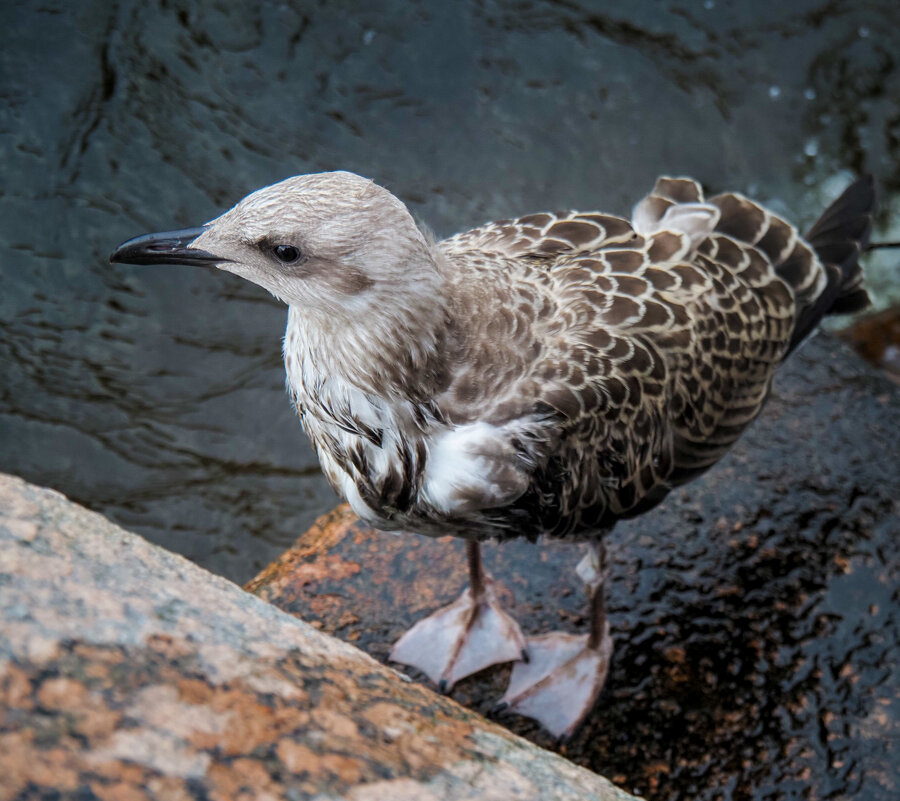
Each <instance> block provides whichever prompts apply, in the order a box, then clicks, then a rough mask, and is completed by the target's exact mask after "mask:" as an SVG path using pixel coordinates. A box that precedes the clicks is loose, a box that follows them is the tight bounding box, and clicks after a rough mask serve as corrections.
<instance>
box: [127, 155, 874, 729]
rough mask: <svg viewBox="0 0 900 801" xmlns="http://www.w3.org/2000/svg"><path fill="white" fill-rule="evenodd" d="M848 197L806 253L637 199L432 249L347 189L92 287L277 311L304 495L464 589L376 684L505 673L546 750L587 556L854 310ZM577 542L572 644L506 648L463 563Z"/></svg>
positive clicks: (558, 714)
mask: <svg viewBox="0 0 900 801" xmlns="http://www.w3.org/2000/svg"><path fill="white" fill-rule="evenodd" d="M873 206H874V192H873V184H872V180H871V178H869V177H864V178H861V179H860V180H858V181H857V182H856V183H854V184H853V185H852V186H851V187H850V188H849V189H847V191H846V192H845V193H844V194H843V195H842V196H841V197H840V198H839V199H838V200H837V201H836V202H835V203H834V204H833V205H832V206H831V207H830V208H829V209H828V210H827V211H826V212H825V213H824V214H823V215H822V217H821V218H820V219H819V221H818V222H817V223H816V224H815V225H814V226H813V227H812V228H811V229H810V230H809V231H808V232H807V234H806V236H805V237H801V236H799V235H798V233H797V230H796V229H795V228H794V227H793V226H791V225H790V224H788V223H787V222H785V221H784V220H782V219H781V218H779V217H778V216H776V215H775V214H773V213H772V212H771V211H769V210H767V209H765V208H763V207H761V206H759V205H757V204H756V203H754V202H752V201H750V200H748V199H747V198H745V197H743V196H742V195H739V194H736V193H728V194H723V195H718V196H716V197H713V198H710V199H709V200H705V199H704V197H703V193H702V191H701V189H700V186H699V184H698V183H697V182H695V181H692V180H689V179H686V178H660V179H659V180H658V181H657V183H656V186H655V188H654V189H653V191H652V192H651V194H649V195H648V196H647V197H646V198H644V199H643V200H642V201H641V202H640V203H638V205H637V206H636V207H635V209H634V213H633V215H632V219H631V221H628V220H626V219H623V218H621V217H615V216H610V215H606V214H600V213H595V212H589V213H582V212H574V211H573V212H564V213H559V212H557V213H552V214H551V213H541V214H530V215H528V216H525V217H519V218H518V219H515V220H504V221H501V222H494V223H488V224H487V225H484V226H482V227H480V228H475V229H473V230H471V231H467V232H465V233H461V234H457V235H456V236H453V237H451V238H449V239H445V240H443V241H441V242H435V241H433V240H432V239H430V238H429V237H428V236H427V235H426V234H425V233H423V232H422V231H421V230H420V229H419V227H418V226H417V225H416V223H415V221H414V220H413V218H412V216H411V215H410V213H409V211H408V210H407V208H406V206H404V204H403V203H401V202H400V201H399V200H398V199H397V198H396V197H394V196H393V195H392V194H391V193H390V192H388V191H387V190H386V189H383V188H381V187H379V186H377V185H375V184H374V183H372V182H371V181H369V180H366V179H364V178H361V177H359V176H358V175H354V174H352V173H348V172H332V173H321V174H315V175H300V176H297V177H294V178H289V179H287V180H286V181H282V182H281V183H278V184H275V185H273V186H269V187H266V188H264V189H260V190H259V191H258V192H254V193H253V194H251V195H249V196H248V197H246V198H245V199H244V200H242V201H241V202H240V203H238V204H237V205H236V206H235V207H234V208H232V209H231V210H230V211H227V212H225V214H223V215H222V216H221V217H218V218H217V219H215V220H213V221H212V222H210V223H208V224H206V225H204V226H202V227H201V228H192V229H188V230H183V231H173V232H167V233H161V234H148V235H146V236H141V237H138V238H136V239H132V240H130V241H128V242H126V243H124V244H123V245H122V246H121V247H119V248H118V249H117V250H116V251H115V252H114V253H113V254H112V256H111V261H114V262H124V263H130V264H163V263H178V264H195V265H211V266H215V267H219V268H220V269H223V270H227V271H229V272H232V273H235V274H237V275H240V276H242V277H243V278H246V279H247V280H249V281H253V282H254V283H256V284H259V285H260V286H262V287H264V288H265V289H267V290H268V291H269V292H271V293H272V294H273V295H275V296H276V297H277V298H280V299H281V300H282V301H284V302H285V303H286V304H287V305H288V323H287V331H286V333H285V338H284V361H285V367H286V369H287V386H288V390H289V392H290V394H291V397H292V399H293V402H294V406H295V408H296V410H297V414H298V415H299V416H300V420H301V422H302V424H303V427H304V429H305V430H306V432H307V434H308V435H309V437H310V439H311V440H312V444H313V447H314V448H315V449H316V453H317V454H318V457H319V460H320V462H321V464H322V468H323V470H324V471H325V475H326V476H327V477H328V480H329V481H330V483H331V485H332V486H333V487H334V488H335V490H337V491H338V492H339V493H341V494H342V495H343V496H344V497H345V498H346V499H347V500H348V501H349V502H350V505H351V506H352V507H353V509H354V511H355V512H356V513H357V514H358V515H359V516H360V517H361V518H362V519H363V520H365V521H367V522H368V523H371V524H372V525H373V526H376V527H378V528H382V529H407V530H415V531H420V532H423V533H425V534H429V535H433V536H438V535H443V534H454V535H456V536H459V537H464V538H465V539H466V541H467V546H468V554H469V566H470V586H469V587H468V588H467V589H466V591H465V592H463V594H462V595H461V596H460V597H459V599H458V600H456V601H455V602H454V603H452V604H450V606H448V607H445V608H444V609H441V610H438V611H437V612H435V613H434V614H433V615H432V616H431V617H429V618H427V619H426V620H424V621H421V622H419V623H418V624H416V625H415V626H414V627H413V628H412V629H411V630H410V631H409V632H407V633H406V634H405V635H404V636H403V637H402V638H401V639H400V640H399V641H398V642H397V644H396V646H395V647H394V650H393V653H392V655H391V658H392V659H393V660H394V661H397V662H401V663H404V664H408V665H413V666H416V667H418V668H420V669H421V670H423V671H424V672H425V673H426V674H427V675H428V676H429V677H430V678H431V679H432V680H433V681H435V682H437V683H438V684H439V686H440V687H441V689H444V690H446V689H447V688H449V687H451V686H452V685H453V683H454V682H456V681H458V680H459V679H461V678H463V677H464V676H467V675H470V674H472V673H474V672H476V671H478V670H481V669H482V668H485V667H487V666H488V665H492V664H495V663H500V662H508V661H515V662H516V664H515V666H514V669H513V672H512V675H511V679H510V684H509V688H508V689H507V692H506V694H505V696H504V697H503V699H501V705H502V706H505V707H508V708H509V709H511V710H513V711H516V712H518V713H520V714H523V715H527V716H530V717H532V718H535V719H537V720H538V721H540V722H541V723H542V724H543V725H544V726H545V727H546V728H547V729H548V730H549V731H550V732H551V733H553V734H554V735H556V736H561V737H566V736H569V735H571V733H572V732H573V731H574V730H575V728H576V727H577V726H578V724H579V723H580V722H581V721H582V720H583V719H584V717H585V716H586V715H587V713H588V712H589V711H590V709H591V707H592V705H593V703H594V701H595V699H596V698H597V695H598V693H599V691H600V688H601V687H602V686H603V682H604V680H605V678H606V674H607V669H608V666H609V660H610V655H611V651H612V640H611V638H610V633H609V624H608V623H607V620H606V614H605V609H604V593H603V583H604V580H605V578H606V573H607V568H606V559H605V554H604V548H603V540H604V536H605V535H606V534H607V533H608V532H609V531H610V529H611V528H612V527H613V525H614V524H615V523H616V521H617V520H619V519H622V518H628V517H633V516H634V515H637V514H640V513H642V512H645V511H647V510H648V509H651V508H652V507H654V506H656V505H657V504H658V503H659V502H660V501H661V500H662V499H663V498H664V497H665V496H666V494H667V493H668V492H669V491H671V489H672V488H673V487H677V486H679V485H680V484H683V483H685V482H686V481H688V480H690V479H692V478H694V477H696V476H698V475H700V474H701V473H703V472H704V471H705V470H707V469H708V468H709V467H711V466H712V465H713V464H715V463H716V462H717V461H718V460H719V459H720V458H722V456H723V455H724V454H725V453H726V452H727V451H728V449H729V448H730V447H731V445H732V444H733V443H734V442H735V440H736V439H737V438H738V437H739V436H740V434H741V432H742V431H743V430H744V429H745V428H746V427H747V426H748V425H749V424H750V423H751V422H752V421H753V419H754V418H755V417H756V416H757V415H758V414H759V412H760V410H761V409H762V407H763V404H764V403H765V400H766V397H767V395H768V393H769V388H770V386H771V383H772V376H773V374H774V372H775V370H776V368H777V367H778V365H779V364H781V363H782V362H783V361H784V359H785V358H786V357H787V356H788V354H790V353H791V351H792V350H793V349H794V348H795V347H797V345H798V344H799V343H800V342H802V341H803V339H804V338H806V337H807V336H808V335H809V334H810V333H811V332H812V331H813V330H814V329H815V327H816V326H817V325H818V323H819V321H820V320H821V319H822V317H823V316H824V315H826V314H830V313H837V312H851V311H856V310H858V309H861V308H863V307H864V306H865V305H866V304H867V303H868V297H867V295H866V291H865V289H864V288H863V286H862V273H861V271H860V267H859V265H858V257H859V254H860V251H861V249H862V248H864V247H865V246H866V244H867V241H868V235H869V230H870V225H871V216H872V210H873ZM540 536H550V537H562V538H568V539H572V540H578V541H582V542H586V543H588V545H589V549H588V555H587V557H586V558H585V559H584V560H583V561H582V563H581V564H580V565H579V575H581V577H582V578H583V579H584V581H585V583H586V585H587V588H588V593H589V597H590V603H591V624H590V630H589V633H588V634H585V635H581V636H575V635H571V634H562V633H552V634H546V635H543V636H541V637H533V638H529V639H527V640H526V638H525V637H524V636H523V635H522V632H521V630H520V629H519V626H518V625H517V624H516V622H515V621H514V620H513V619H512V618H511V617H510V616H509V615H507V614H506V613H505V612H504V611H503V610H502V609H501V608H500V607H499V605H498V602H497V598H496V595H495V593H494V590H493V586H492V580H491V577H490V576H489V575H488V574H487V573H486V572H485V570H484V568H483V567H482V564H481V558H480V550H479V548H480V543H481V542H483V541H485V540H506V539H511V538H513V537H528V538H529V539H532V540H534V539H537V538H538V537H540Z"/></svg>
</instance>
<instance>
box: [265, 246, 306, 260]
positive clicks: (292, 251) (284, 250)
mask: <svg viewBox="0 0 900 801" xmlns="http://www.w3.org/2000/svg"><path fill="white" fill-rule="evenodd" d="M272 253H274V254H275V258H276V259H278V261H280V262H281V263H282V264H293V263H294V262H295V261H297V260H299V258H300V249H299V248H295V247H294V246H293V245H275V247H273V248H272Z"/></svg>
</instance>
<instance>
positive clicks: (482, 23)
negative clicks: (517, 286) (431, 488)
mask: <svg viewBox="0 0 900 801" xmlns="http://www.w3.org/2000/svg"><path fill="white" fill-rule="evenodd" d="M0 30H2V31H3V33H4V37H3V54H2V61H0V66H2V68H0V154H2V166H3V172H2V184H0V287H2V290H0V384H2V385H0V443H2V447H0V470H5V471H6V472H10V473H14V474H16V475H21V476H23V477H25V478H27V479H28V480H30V481H32V482H34V483H36V484H40V485H42V486H51V487H55V488H56V489H58V490H60V491H62V492H64V493H65V494H66V495H67V496H68V497H70V498H73V499H75V500H77V501H79V502H81V503H83V504H84V505H86V506H88V507H90V508H92V509H95V510H97V511H100V512H102V513H103V514H105V515H107V516H109V517H110V518H111V519H113V520H115V521H116V522H118V523H119V524H120V525H123V526H125V527H127V528H128V529H129V530H132V531H137V532H138V533H140V534H142V535H143V536H146V537H148V538H149V539H151V540H152V541H153V542H156V543H157V544H160V545H163V546H164V547H166V548H169V549H170V550H174V551H177V552H178V553H182V554H184V555H186V556H188V557H190V558H191V559H194V560H195V561H197V562H199V563H200V564H202V565H203V566H204V567H206V568H208V569H210V570H212V571H213V572H216V573H219V574H221V575H226V576H228V577H230V578H232V579H234V580H236V581H240V582H244V581H246V580H247V579H249V578H251V577H252V576H253V575H254V574H255V573H257V572H258V571H259V570H261V569H262V568H263V567H264V566H265V565H266V564H268V563H269V562H270V561H272V559H274V558H275V557H276V556H277V555H278V554H280V553H281V552H282V551H283V550H284V549H285V548H287V547H288V546H289V545H290V544H291V543H292V542H293V541H294V539H295V538H296V537H297V535H298V534H300V533H301V532H302V531H305V530H306V529H307V528H308V527H309V525H310V524H311V523H312V521H313V520H315V519H316V517H318V516H319V515H320V514H322V513H324V512H326V511H328V510H329V509H330V508H331V507H332V506H334V503H335V499H334V496H333V494H332V493H331V491H330V489H329V488H328V487H327V485H326V482H325V480H324V479H323V478H322V475H321V473H320V471H319V469H318V463H317V461H316V458H315V455H314V454H313V453H312V450H311V449H310V448H309V446H308V444H307V443H306V441H305V438H304V437H303V434H302V432H301V431H300V430H299V426H298V425H297V421H296V418H295V416H294V414H293V411H292V410H291V408H290V405H289V403H288V402H287V401H286V399H285V393H284V368H283V366H282V364H281V359H280V352H279V342H280V338H281V336H282V334H283V331H284V321H285V312H284V309H283V307H281V306H280V305H279V304H277V303H276V302H275V301H273V300H271V299H270V298H268V297H267V296H266V295H265V293H264V292H263V291H262V290H260V289H258V288H256V287H253V286H251V285H250V284H248V283H246V282H243V281H241V280H240V279H238V278H235V277H233V276H226V275H222V274H221V273H212V274H211V273H209V272H208V271H206V270H201V269H198V268H196V267H195V268H190V267H176V266H172V267H158V268H143V269H142V268H135V267H127V268H125V267H122V266H111V265H109V264H108V262H107V257H108V255H109V253H110V250H111V249H112V248H113V247H114V246H115V245H117V244H118V243H120V242H122V241H123V240H125V239H126V238H128V237H130V236H133V235H135V234H138V233H142V232H145V231H159V230H165V229H167V228H178V227H181V226H187V225H196V224H197V223H199V222H202V221H204V220H209V219H212V218H213V217H214V216H216V215H217V214H219V213H220V212H222V211H223V210H224V209H225V208H226V207H227V206H228V205H230V204H231V203H234V202H235V201H236V200H238V199H239V198H241V197H243V196H244V195H246V194H247V193H248V192H250V191H252V190H253V189H256V188H258V187H260V186H265V185H267V184H271V183H274V182H275V181H277V180H280V179H282V178H285V177H287V176H288V175H292V174H297V173H304V172H317V171H319V170H330V169H349V170H353V171H354V172H358V173H360V174H363V175H366V176H368V177H371V178H374V179H376V180H377V181H378V182H379V183H381V184H383V185H385V186H387V187H388V188H389V189H391V190H392V191H393V192H395V193H396V194H397V196H398V197H400V198H401V199H403V200H404V202H406V203H408V204H409V206H410V208H411V209H412V210H413V212H414V213H415V215H416V216H417V217H418V218H420V219H422V220H423V221H425V222H426V223H427V224H428V225H429V226H431V227H433V229H434V230H435V231H436V232H437V233H438V234H440V235H449V234H452V233H455V232H456V231H459V230H463V229H465V228H466V227H469V226H472V225H478V224H480V223H482V222H484V221H485V220H489V219H500V218H503V217H510V216H515V215H518V214H526V213H528V212H530V211H541V210H545V209H557V208H573V207H574V208H582V209H594V208H600V209H603V210H604V211H611V212H617V213H625V212H627V211H628V210H629V209H630V208H631V205H632V204H633V203H635V202H636V201H637V200H638V199H639V198H640V197H641V196H642V195H643V194H644V193H645V192H646V191H647V190H648V189H649V188H650V187H651V186H652V185H653V182H654V181H655V179H656V177H657V176H658V175H659V174H663V173H665V174H687V175H692V176H694V177H695V178H697V179H699V180H701V181H703V182H704V184H705V185H706V186H707V188H708V189H709V190H710V191H711V192H717V191H721V190H724V189H729V190H739V191H742V192H745V193H748V194H750V195H751V196H753V197H755V198H758V199H760V200H765V201H766V202H767V203H769V202H770V203H771V204H772V208H774V209H775V210H776V211H779V212H782V213H784V214H786V215H787V216H788V217H789V219H791V220H794V221H797V222H811V221H812V220H813V219H815V217H816V216H817V215H818V213H819V212H820V211H821V210H822V209H823V208H824V206H825V205H826V203H827V202H828V200H829V199H832V198H833V197H835V196H836V194H837V192H839V191H840V190H841V189H842V188H843V187H844V186H845V185H846V184H847V183H848V181H849V180H850V177H851V172H852V170H854V169H860V168H865V169H867V170H870V171H872V172H873V173H874V174H875V175H876V178H877V179H878V181H879V184H880V185H881V187H882V189H883V190H884V191H883V198H884V203H885V205H884V216H883V218H882V220H881V222H882V223H884V222H885V221H887V220H888V219H889V218H890V209H891V206H892V204H893V206H894V208H895V209H896V208H897V206H896V204H897V199H896V198H897V195H896V192H897V189H898V188H900V135H898V132H900V129H898V120H900V59H898V57H897V54H898V53H900V25H898V24H897V0H865V2H851V1H850V0H843V2H836V0H794V1H793V2H785V0H729V2H725V0H717V1H716V2H714V1H713V0H706V2H700V0H672V2H660V1H659V0H631V2H628V3H611V2H606V3H598V2H587V0H566V1H565V2H563V1H561V0H529V2H522V1H521V0H478V2H469V3H441V2H436V0H402V1H400V0H376V2H372V3H354V4H347V3H334V2H331V3H329V2H323V0H300V1H299V2H267V3H246V2H237V0H166V2H151V3H148V2H143V1H142V0H116V2H89V3H84V2H70V3H63V2H56V3H47V2H46V1H45V0H18V1H17V2H2V3H0ZM896 218H897V215H896V214H895V215H894V219H896ZM878 235H879V236H880V237H882V238H896V237H895V236H894V235H893V234H892V233H891V232H890V231H883V230H879V231H878ZM898 236H900V234H898ZM876 267H877V263H876V258H875V254H872V256H871V257H870V258H868V259H867V269H869V272H868V275H869V278H870V285H871V286H872V287H873V289H874V290H875V291H876V293H878V294H882V295H883V294H888V293H892V296H893V297H896V292H897V290H896V284H897V278H896V275H897V273H896V269H895V262H893V261H891V260H890V259H889V257H887V256H884V257H883V267H882V269H880V271H879V270H878V269H876ZM879 276H880V277H879Z"/></svg>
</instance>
